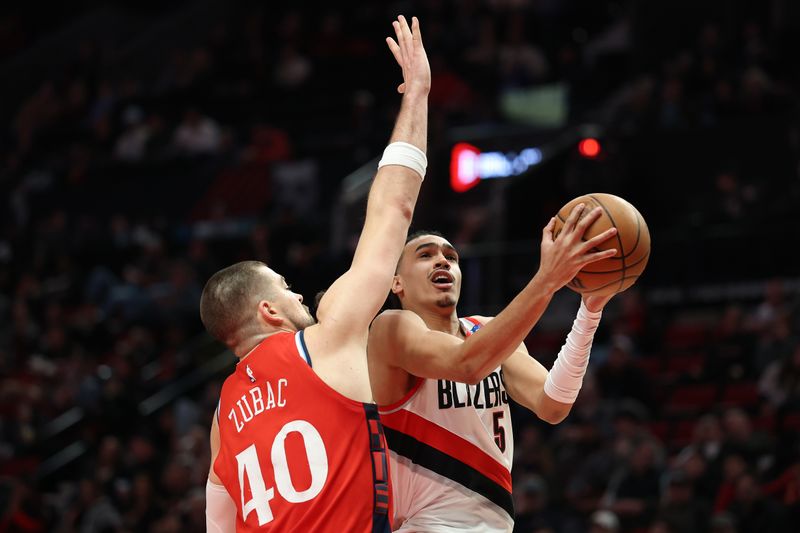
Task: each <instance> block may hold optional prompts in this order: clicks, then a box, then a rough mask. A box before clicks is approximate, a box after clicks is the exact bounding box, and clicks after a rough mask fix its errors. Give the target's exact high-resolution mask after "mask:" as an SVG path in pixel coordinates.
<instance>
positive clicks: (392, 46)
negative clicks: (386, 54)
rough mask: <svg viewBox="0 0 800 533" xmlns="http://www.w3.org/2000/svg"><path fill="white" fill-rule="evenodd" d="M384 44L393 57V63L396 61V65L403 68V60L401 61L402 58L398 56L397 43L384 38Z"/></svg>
mask: <svg viewBox="0 0 800 533" xmlns="http://www.w3.org/2000/svg"><path fill="white" fill-rule="evenodd" d="M386 44H388V45H389V50H390V51H391V52H392V55H393V56H394V59H395V61H397V64H398V65H400V66H401V67H402V66H403V59H402V56H401V55H400V47H399V46H398V45H397V43H396V42H395V41H394V39H392V38H391V37H387V38H386Z"/></svg>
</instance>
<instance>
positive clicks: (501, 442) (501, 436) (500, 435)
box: [492, 411, 506, 452]
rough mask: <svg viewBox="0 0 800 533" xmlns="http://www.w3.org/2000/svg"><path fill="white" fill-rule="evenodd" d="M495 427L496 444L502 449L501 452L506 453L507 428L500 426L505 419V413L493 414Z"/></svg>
mask: <svg viewBox="0 0 800 533" xmlns="http://www.w3.org/2000/svg"><path fill="white" fill-rule="evenodd" d="M492 418H493V424H492V425H493V426H494V443H495V444H497V447H498V448H500V451H501V452H504V451H506V428H504V427H503V426H502V425H501V424H500V420H502V419H503V411H497V412H495V413H492Z"/></svg>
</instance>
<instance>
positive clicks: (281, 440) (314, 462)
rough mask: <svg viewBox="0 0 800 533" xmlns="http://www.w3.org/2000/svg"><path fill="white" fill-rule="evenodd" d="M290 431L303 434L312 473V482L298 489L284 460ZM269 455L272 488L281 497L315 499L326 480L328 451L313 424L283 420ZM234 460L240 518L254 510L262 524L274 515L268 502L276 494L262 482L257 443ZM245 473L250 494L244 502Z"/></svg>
mask: <svg viewBox="0 0 800 533" xmlns="http://www.w3.org/2000/svg"><path fill="white" fill-rule="evenodd" d="M292 432H296V433H299V434H300V436H301V437H303V443H304V444H305V446H304V448H305V452H306V460H307V461H308V467H309V471H310V472H311V485H310V486H309V487H308V488H307V489H305V490H301V491H298V490H297V489H296V488H295V486H294V483H292V475H291V472H289V465H288V461H287V459H286V437H287V436H288V435H289V434H290V433H292ZM270 455H271V459H272V468H273V471H274V476H273V478H274V480H275V487H276V488H277V489H278V493H279V494H280V495H281V496H282V497H283V499H285V500H286V501H287V502H290V503H301V502H307V501H309V500H311V499H313V498H315V497H316V496H317V495H318V494H319V493H320V491H321V490H322V487H323V486H324V485H325V481H326V480H327V479H328V454H327V452H326V451H325V443H323V442H322V437H321V436H320V434H319V432H318V431H317V429H316V428H315V427H314V426H312V425H311V424H310V423H308V422H306V421H305V420H293V421H291V422H288V423H286V425H284V426H283V427H282V428H281V430H280V431H279V432H278V434H277V435H276V436H275V440H273V441H272V450H271V454H270ZM236 462H237V463H238V465H239V492H240V494H241V500H242V521H246V520H247V515H249V514H250V513H251V512H253V511H255V512H256V515H257V516H258V525H259V526H263V525H264V524H267V523H269V522H271V521H272V520H273V518H274V517H273V515H272V509H271V508H270V506H269V502H270V500H272V499H273V498H274V497H275V489H274V488H272V487H270V488H269V489H268V488H267V485H266V483H264V476H263V475H262V474H261V464H260V463H259V461H258V453H257V452H256V445H255V444H251V445H250V446H248V447H247V448H246V449H245V450H244V451H242V452H241V453H239V454H238V455H237V456H236ZM245 475H246V476H247V485H248V488H249V489H250V494H251V498H250V500H249V501H247V502H245V501H244V497H245V496H244V495H245Z"/></svg>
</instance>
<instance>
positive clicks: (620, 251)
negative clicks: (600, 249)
mask: <svg viewBox="0 0 800 533" xmlns="http://www.w3.org/2000/svg"><path fill="white" fill-rule="evenodd" d="M587 196H588V197H589V198H591V199H592V200H594V201H595V202H597V204H598V205H599V206H600V207H602V208H603V211H605V213H606V216H607V217H608V219H609V220H610V221H611V225H612V226H614V227H615V228H617V223H616V222H615V221H614V217H612V216H611V213H609V212H608V209H606V206H604V205H603V203H602V202H601V201H600V200H598V199H597V198H595V197H594V196H592V195H591V194H589V195H587ZM616 237H617V243H619V250H617V252H619V255H620V256H621V258H622V279H621V280H620V282H619V290H622V284H623V280H624V279H625V268H626V265H625V248H624V247H623V246H622V239H621V238H620V236H619V228H617V234H616ZM594 290H597V289H593V291H594Z"/></svg>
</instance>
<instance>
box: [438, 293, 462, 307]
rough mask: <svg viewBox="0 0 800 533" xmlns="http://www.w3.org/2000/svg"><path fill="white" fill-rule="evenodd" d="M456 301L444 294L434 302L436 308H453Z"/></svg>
mask: <svg viewBox="0 0 800 533" xmlns="http://www.w3.org/2000/svg"><path fill="white" fill-rule="evenodd" d="M457 303H458V301H457V300H456V299H455V298H454V297H453V296H451V295H449V294H445V295H443V296H441V297H440V298H439V299H438V300H436V307H454V306H455V305H456V304H457Z"/></svg>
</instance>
